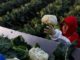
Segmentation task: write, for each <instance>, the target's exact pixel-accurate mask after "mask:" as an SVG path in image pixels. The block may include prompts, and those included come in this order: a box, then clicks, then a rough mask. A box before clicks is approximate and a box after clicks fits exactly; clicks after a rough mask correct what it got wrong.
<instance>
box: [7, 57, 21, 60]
mask: <svg viewBox="0 0 80 60" xmlns="http://www.w3.org/2000/svg"><path fill="white" fill-rule="evenodd" d="M6 60H19V59H18V58H16V57H15V58H11V59H6Z"/></svg>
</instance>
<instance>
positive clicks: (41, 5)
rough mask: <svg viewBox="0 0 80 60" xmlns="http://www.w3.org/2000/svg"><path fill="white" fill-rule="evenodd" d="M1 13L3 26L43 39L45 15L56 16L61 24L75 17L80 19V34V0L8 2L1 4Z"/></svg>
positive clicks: (0, 23)
mask: <svg viewBox="0 0 80 60" xmlns="http://www.w3.org/2000/svg"><path fill="white" fill-rule="evenodd" d="M2 11H3V12H2ZM0 12H1V13H0V14H1V16H0V25H1V26H4V27H7V28H11V29H16V30H20V31H23V32H26V33H30V34H33V35H37V36H40V35H39V34H42V37H44V36H43V35H44V33H43V32H42V31H41V22H40V20H41V18H42V16H43V15H45V14H53V15H56V16H57V18H58V21H59V23H61V22H62V21H63V19H64V18H65V17H67V16H71V15H74V16H76V17H77V18H78V25H79V28H78V33H79V34H80V0H74V1H73V0H6V2H2V3H1V4H0ZM35 26H36V27H35Z"/></svg>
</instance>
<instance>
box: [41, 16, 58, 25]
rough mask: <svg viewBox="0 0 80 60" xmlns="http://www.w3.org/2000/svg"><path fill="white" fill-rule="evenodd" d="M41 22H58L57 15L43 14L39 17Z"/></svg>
mask: <svg viewBox="0 0 80 60" xmlns="http://www.w3.org/2000/svg"><path fill="white" fill-rule="evenodd" d="M41 22H42V23H46V24H49V23H50V24H55V25H57V24H58V21H57V17H56V16H55V15H44V16H43V17H42V19H41Z"/></svg>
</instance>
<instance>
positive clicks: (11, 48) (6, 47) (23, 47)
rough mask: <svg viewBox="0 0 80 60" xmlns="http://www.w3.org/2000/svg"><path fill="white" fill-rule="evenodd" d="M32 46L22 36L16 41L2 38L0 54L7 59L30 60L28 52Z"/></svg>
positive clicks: (0, 39)
mask: <svg viewBox="0 0 80 60" xmlns="http://www.w3.org/2000/svg"><path fill="white" fill-rule="evenodd" d="M29 49H31V46H30V45H28V44H27V43H25V41H24V39H23V38H22V36H18V37H16V38H14V39H11V40H10V39H8V38H6V37H5V38H4V37H0V53H1V54H4V55H5V57H6V58H14V57H17V58H19V59H20V60H26V59H28V60H29V56H28V50H29Z"/></svg>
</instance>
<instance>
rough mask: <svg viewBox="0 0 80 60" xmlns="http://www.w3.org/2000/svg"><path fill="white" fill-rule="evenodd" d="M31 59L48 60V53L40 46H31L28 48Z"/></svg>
mask: <svg viewBox="0 0 80 60" xmlns="http://www.w3.org/2000/svg"><path fill="white" fill-rule="evenodd" d="M29 56H30V59H31V60H48V57H49V55H48V54H47V53H46V52H44V51H43V50H42V49H40V48H32V49H31V50H29Z"/></svg>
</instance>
